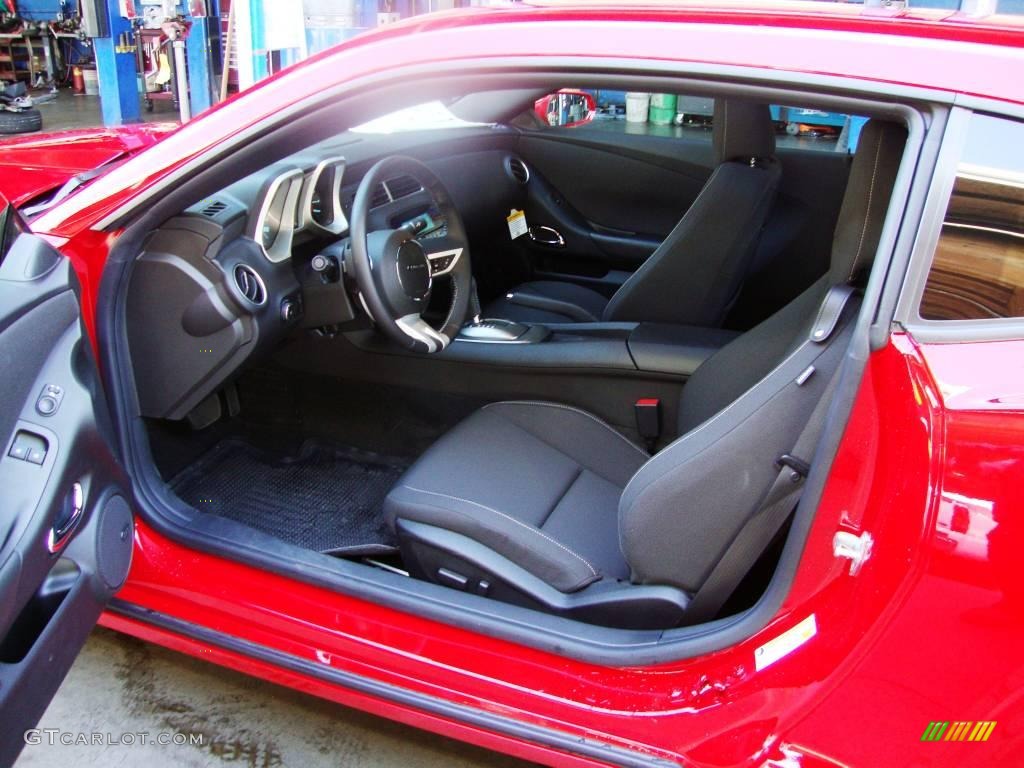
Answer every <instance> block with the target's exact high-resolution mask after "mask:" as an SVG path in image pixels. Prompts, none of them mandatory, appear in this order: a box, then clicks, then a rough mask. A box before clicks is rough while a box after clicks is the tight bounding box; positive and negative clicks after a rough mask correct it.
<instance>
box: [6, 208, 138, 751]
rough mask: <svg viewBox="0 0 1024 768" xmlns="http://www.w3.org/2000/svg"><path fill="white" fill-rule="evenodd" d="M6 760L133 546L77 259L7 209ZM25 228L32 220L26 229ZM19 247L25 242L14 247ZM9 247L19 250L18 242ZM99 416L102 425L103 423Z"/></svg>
mask: <svg viewBox="0 0 1024 768" xmlns="http://www.w3.org/2000/svg"><path fill="white" fill-rule="evenodd" d="M0 217H2V218H3V229H4V231H5V233H7V235H8V237H5V238H4V239H5V240H6V241H7V242H5V243H3V245H4V247H5V248H7V250H6V253H3V252H2V251H0V258H2V261H0V361H2V365H0V436H2V446H3V454H2V456H0V766H5V765H9V764H11V763H13V761H14V759H15V758H16V757H17V755H18V753H19V752H20V751H21V747H22V746H23V743H24V741H23V734H24V731H25V730H26V729H28V728H31V727H33V726H34V725H35V724H36V722H37V721H38V719H39V717H40V716H41V715H42V713H43V711H44V710H45V708H46V706H47V704H48V703H49V701H50V699H51V698H52V696H53V694H54V692H55V691H56V690H57V688H58V686H59V685H60V683H61V681H62V680H63V679H64V675H65V674H66V673H67V670H68V669H69V668H70V666H71V664H72V662H73V661H74V659H75V656H76V655H77V653H78V651H79V649H80V648H81V646H82V644H83V643H84V642H85V639H86V637H87V636H88V634H89V632H90V630H91V629H92V627H93V625H94V624H95V622H96V620H97V618H98V617H99V615H100V612H101V611H102V610H103V607H104V605H105V604H106V601H107V600H108V599H109V598H110V597H111V595H112V594H113V592H114V591H115V590H116V589H117V588H118V587H120V585H121V584H122V583H123V581H124V579H125V577H126V576H127V572H128V566H129V563H130V561H131V551H132V544H133V530H132V525H133V523H132V515H131V510H130V507H129V504H128V502H127V501H126V499H127V498H129V496H128V494H127V493H126V492H125V489H126V488H127V487H128V483H127V481H126V477H125V475H124V473H123V471H122V470H121V468H120V466H119V464H118V463H117V461H116V460H115V458H114V454H113V452H112V451H111V449H110V442H109V441H108V438H107V435H108V434H109V433H110V430H109V428H108V421H107V420H106V418H104V417H105V406H104V404H103V402H102V399H101V391H100V384H99V377H98V375H97V373H96V366H95V364H94V362H93V356H92V349H91V347H90V345H89V340H88V338H87V336H86V335H85V332H84V330H83V327H82V323H81V318H80V315H79V305H78V296H77V279H76V277H75V274H74V271H73V270H72V268H71V265H70V263H69V262H68V260H67V259H66V258H64V257H62V256H61V255H60V254H59V253H57V251H55V250H54V249H53V248H52V247H50V246H49V245H48V244H47V243H46V242H45V241H43V240H41V239H39V238H37V237H35V236H33V235H31V234H27V233H20V234H19V233H18V232H17V228H18V224H17V223H18V222H19V221H20V219H18V218H17V215H16V214H15V213H14V212H13V211H11V210H8V209H6V205H4V211H3V213H2V214H0ZM21 226H23V225H21ZM11 241H13V242H11ZM8 246H9V247H8ZM98 416H99V420H98Z"/></svg>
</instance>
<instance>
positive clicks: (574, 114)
mask: <svg viewBox="0 0 1024 768" xmlns="http://www.w3.org/2000/svg"><path fill="white" fill-rule="evenodd" d="M533 111H534V112H536V113H537V117H539V118H540V119H541V120H543V121H544V123H545V124H547V125H550V126H560V127H562V128H573V127H575V126H577V125H586V124H587V123H589V122H590V121H591V120H593V119H594V115H595V114H597V101H596V100H595V99H594V94H592V93H587V92H586V91H578V90H575V89H572V88H563V89H562V90H561V91H558V93H552V94H549V95H547V96H544V97H543V98H540V99H537V101H535V102H534V103H533Z"/></svg>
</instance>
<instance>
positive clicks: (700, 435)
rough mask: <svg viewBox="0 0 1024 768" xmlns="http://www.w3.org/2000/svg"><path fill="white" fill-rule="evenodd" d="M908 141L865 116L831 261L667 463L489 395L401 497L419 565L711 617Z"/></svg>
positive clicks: (766, 328) (603, 602)
mask: <svg viewBox="0 0 1024 768" xmlns="http://www.w3.org/2000/svg"><path fill="white" fill-rule="evenodd" d="M905 141H906V131H905V129H904V128H903V127H902V126H899V125H895V124H891V123H886V122H879V121H871V122H869V123H868V125H867V126H865V128H864V131H863V133H862V135H861V139H860V143H859V146H858V149H857V153H856V156H855V158H854V161H853V165H852V168H851V173H850V181H849V185H848V187H847V190H846V193H845V197H844V199H843V205H842V209H841V212H840V216H839V221H838V223H837V226H836V230H835V234H834V239H833V246H832V259H831V267H830V271H829V272H828V274H827V275H825V276H823V277H822V278H821V279H820V280H818V282H816V283H815V284H814V285H813V286H811V287H810V288H808V289H807V290H806V291H805V292H804V293H803V294H801V295H800V296H799V297H797V298H796V299H795V300H793V301H792V302H791V303H790V304H788V305H787V306H786V307H784V308H783V309H782V310H780V311H779V312H777V313H776V314H775V315H773V316H771V317H770V318H768V319H767V320H765V321H764V322H763V323H761V324H760V325H758V326H757V327H755V328H754V329H752V330H751V331H749V332H748V333H745V334H744V335H742V336H740V337H738V338H737V339H735V340H734V341H732V342H731V343H729V344H728V345H726V346H725V347H723V348H722V349H721V350H720V351H719V352H717V353H716V354H715V355H713V356H712V357H711V358H709V359H708V360H707V361H706V362H705V363H704V364H703V365H701V366H700V368H699V369H698V370H697V371H696V372H695V373H694V375H693V376H692V377H691V378H690V380H689V381H688V382H687V384H686V387H685V389H684V392H683V395H682V399H681V403H680V409H679V421H678V431H679V434H680V435H681V437H679V438H678V439H677V440H676V441H675V442H673V443H671V444H670V445H669V446H667V447H666V448H664V449H662V450H661V451H660V452H658V453H657V454H656V455H654V456H653V457H652V456H650V455H648V453H647V452H646V451H645V450H644V449H643V448H641V447H640V446H639V445H636V444H634V443H633V442H631V441H630V440H629V439H627V438H626V437H625V436H623V435H622V434H621V433H620V432H618V431H617V430H615V429H614V428H613V427H611V426H610V425H608V424H606V423H605V422H603V421H601V420H600V419H598V418H597V417H596V416H594V415H593V414H590V413H587V412H585V411H582V410H579V409H577V408H573V407H571V406H567V405H562V404H559V403H549V402H537V401H525V402H501V403H494V404H491V405H488V406H486V407H484V408H483V409H481V410H479V411H477V412H476V413H475V414H473V415H472V416H470V417H469V418H468V419H466V420H465V421H463V422H462V423H461V424H459V425H458V426H457V427H455V428H454V429H453V430H451V431H450V432H449V433H447V434H446V435H445V436H444V437H442V438H441V439H440V440H439V441H438V442H437V443H435V444H434V445H433V446H432V447H431V448H430V449H429V450H428V451H427V452H426V453H425V454H424V455H423V456H422V457H420V459H419V460H418V461H417V462H416V463H415V464H414V465H413V466H412V467H411V468H410V469H409V470H408V471H407V472H406V474H405V475H404V476H403V477H402V478H401V479H400V480H399V482H398V483H397V485H396V486H395V487H394V488H393V489H392V490H391V491H390V493H389V494H388V496H387V499H386V500H385V513H386V516H387V519H388V522H389V524H390V525H391V526H392V527H393V529H394V530H395V532H396V534H397V536H398V540H399V542H400V546H401V549H402V554H403V558H404V560H405V562H406V564H407V566H408V567H409V568H410V570H411V572H412V573H413V574H414V575H416V576H419V577H420V578H424V579H427V580H430V581H434V582H437V583H441V584H446V585H448V586H451V587H455V588H458V589H462V590H466V591H469V592H474V593H477V594H482V595H487V596H490V597H494V598H497V599H500V600H505V601H508V602H512V603H516V604H520V605H527V606H531V607H535V608H540V609H542V610H545V611H548V612H551V613H556V614H560V615H565V616H571V617H573V618H578V619H582V620H585V621H590V622H593V623H598V624H605V625H609V626H621V627H633V628H665V627H670V626H676V625H679V624H681V623H685V622H687V621H696V620H699V619H698V618H697V617H696V616H693V615H689V616H688V615H687V607H688V605H689V604H690V601H691V600H692V599H693V598H694V596H695V594H697V593H698V592H699V590H700V589H701V587H702V585H704V584H705V582H706V581H708V580H709V575H710V574H711V573H712V571H713V569H714V568H715V567H716V564H717V563H718V561H719V560H720V559H722V557H723V554H724V553H725V552H726V551H727V549H728V548H729V547H730V545H731V544H732V542H733V541H734V539H736V537H737V536H738V534H739V533H740V531H741V530H742V529H743V528H744V527H745V526H746V525H748V524H749V523H750V521H751V520H752V519H753V518H754V516H755V514H756V512H757V511H758V509H759V508H760V505H761V502H762V500H763V499H764V497H765V496H766V494H767V492H768V489H769V488H770V487H771V486H772V485H773V482H775V481H776V479H777V478H778V477H779V474H780V473H779V467H778V466H777V465H776V461H777V460H778V459H779V457H780V456H782V455H783V454H787V453H789V452H790V451H792V450H793V448H794V446H795V445H796V444H797V442H798V438H800V436H801V433H802V432H803V431H804V427H805V425H807V424H808V422H809V421H810V420H811V414H812V412H813V411H814V410H815V408H816V407H817V405H818V402H819V401H820V400H822V399H823V398H824V397H825V394H826V392H828V391H830V390H829V383H830V382H831V381H832V379H833V375H834V373H835V372H836V371H837V370H838V367H839V364H840V362H841V360H842V358H843V356H844V353H845V350H846V348H847V346H848V343H849V339H850V337H851V335H852V331H853V326H854V323H853V322H852V319H853V318H854V317H855V316H856V315H857V312H858V308H859V303H860V302H859V298H858V297H857V294H856V292H855V291H854V290H852V288H851V286H855V285H857V284H859V281H860V280H861V278H862V277H863V276H864V275H865V274H866V272H867V270H868V267H869V266H870V263H871V260H872V258H873V256H874V253H875V251H876V250H877V247H878V242H879V238H880V235H881V230H882V225H883V222H884V219H885V214H886V211H887V209H888V206H889V199H890V195H891V190H892V187H893V184H894V182H895V179H896V173H897V170H898V168H899V164H900V159H901V156H902V151H903V147H904V144H905ZM801 442H802V441H801ZM808 453H809V452H808ZM798 458H799V457H798ZM802 458H803V459H806V460H807V461H810V459H811V455H806V456H804V457H802ZM765 545H767V542H765ZM758 554H759V553H758ZM755 559H756V557H755ZM753 565H754V563H753V562H745V563H742V564H741V565H739V566H737V568H738V570H742V573H738V574H737V578H736V581H737V582H738V580H739V578H740V577H741V576H742V575H743V574H745V573H746V571H747V570H749V568H750V567H751V566H753ZM705 618H706V617H705Z"/></svg>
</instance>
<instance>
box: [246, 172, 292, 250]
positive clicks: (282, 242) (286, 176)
mask: <svg viewBox="0 0 1024 768" xmlns="http://www.w3.org/2000/svg"><path fill="white" fill-rule="evenodd" d="M303 178H304V174H303V173H302V171H301V170H300V169H298V168H295V169H293V170H291V171H285V172H284V173H282V174H281V175H280V176H278V177H277V178H275V179H274V180H273V181H272V182H270V188H269V189H268V190H267V194H266V195H265V196H264V198H263V202H262V203H260V211H259V214H257V216H256V225H255V227H254V228H253V229H252V231H250V232H249V236H250V237H251V238H252V239H253V240H255V241H256V242H257V243H258V244H259V246H260V248H262V249H263V255H264V256H266V257H267V260H268V261H272V262H274V263H275V264H276V263H278V262H281V261H285V260H286V259H289V258H291V255H292V239H293V237H294V235H295V218H296V217H295V208H296V206H297V205H298V203H299V195H300V194H301V193H302V181H303ZM284 184H288V185H289V186H288V195H287V197H286V198H285V201H284V209H283V210H282V211H281V226H280V228H279V229H278V230H277V234H276V235H275V237H274V242H273V243H271V245H270V247H269V248H267V247H266V246H265V245H264V244H263V226H264V224H265V223H266V220H267V215H268V214H269V213H270V206H271V205H272V204H273V202H274V198H275V197H277V193H278V191H279V190H280V189H281V187H282V185H284Z"/></svg>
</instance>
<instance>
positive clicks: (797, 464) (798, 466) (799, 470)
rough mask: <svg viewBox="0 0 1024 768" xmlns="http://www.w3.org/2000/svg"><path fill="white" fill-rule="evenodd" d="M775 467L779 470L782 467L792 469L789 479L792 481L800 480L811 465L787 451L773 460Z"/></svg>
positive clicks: (807, 472) (809, 470)
mask: <svg viewBox="0 0 1024 768" xmlns="http://www.w3.org/2000/svg"><path fill="white" fill-rule="evenodd" d="M775 466H776V468H777V469H778V470H779V471H780V472H781V471H782V469H783V468H784V467H786V468H789V469H790V470H792V472H793V474H792V475H791V476H790V480H791V481H792V482H794V483H798V482H800V481H801V480H802V479H803V478H805V477H807V476H808V475H809V474H810V473H811V465H810V464H808V463H807V462H806V461H804V460H803V459H798V458H797V457H796V456H793V455H792V454H789V453H784V454H782V455H781V456H779V458H777V459H776V460H775Z"/></svg>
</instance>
